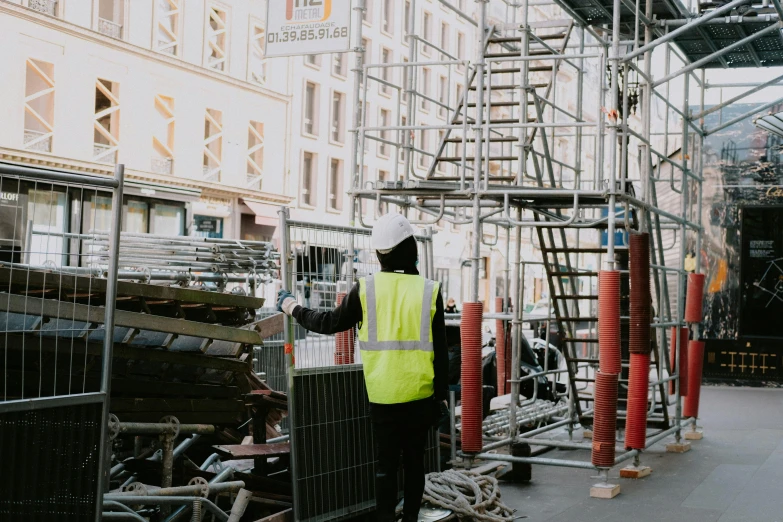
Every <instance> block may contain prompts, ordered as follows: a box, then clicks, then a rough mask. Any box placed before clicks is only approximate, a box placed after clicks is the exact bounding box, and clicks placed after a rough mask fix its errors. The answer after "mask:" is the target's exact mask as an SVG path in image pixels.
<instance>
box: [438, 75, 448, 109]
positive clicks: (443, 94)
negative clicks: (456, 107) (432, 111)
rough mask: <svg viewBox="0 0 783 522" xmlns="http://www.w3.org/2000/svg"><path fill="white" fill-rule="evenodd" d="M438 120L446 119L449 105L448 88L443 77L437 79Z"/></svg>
mask: <svg viewBox="0 0 783 522" xmlns="http://www.w3.org/2000/svg"><path fill="white" fill-rule="evenodd" d="M438 103H439V104H440V105H438V118H446V112H447V106H448V103H449V87H448V83H447V80H446V77H445V76H439V77H438Z"/></svg>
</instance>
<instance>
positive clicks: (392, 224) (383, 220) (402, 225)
mask: <svg viewBox="0 0 783 522" xmlns="http://www.w3.org/2000/svg"><path fill="white" fill-rule="evenodd" d="M413 234H414V230H413V227H412V226H411V224H410V222H409V221H408V220H407V219H406V218H405V216H403V215H402V214H397V213H396V212H389V213H388V214H384V215H383V216H381V217H380V219H378V222H377V223H375V226H374V227H372V247H373V249H374V250H377V251H379V252H380V253H381V254H388V253H389V252H391V250H392V249H393V248H394V247H396V246H397V245H399V244H400V243H402V242H403V241H405V240H406V239H408V238H409V237H411V236H412V235H413Z"/></svg>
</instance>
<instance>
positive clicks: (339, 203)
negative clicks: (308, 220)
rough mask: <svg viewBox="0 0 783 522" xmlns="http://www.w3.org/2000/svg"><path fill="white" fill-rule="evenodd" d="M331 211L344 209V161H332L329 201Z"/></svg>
mask: <svg viewBox="0 0 783 522" xmlns="http://www.w3.org/2000/svg"><path fill="white" fill-rule="evenodd" d="M326 204H327V207H328V208H329V209H331V210H338V211H339V210H342V209H343V161H342V160H338V159H332V160H331V162H330V163H329V200H328V201H327V203H326Z"/></svg>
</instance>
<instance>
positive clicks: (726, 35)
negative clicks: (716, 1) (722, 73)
mask: <svg viewBox="0 0 783 522" xmlns="http://www.w3.org/2000/svg"><path fill="white" fill-rule="evenodd" d="M765 18H766V17H764V18H762V17H747V16H746V17H743V18H742V19H741V20H742V21H741V22H737V23H708V24H703V25H701V26H700V27H699V28H697V29H695V30H693V31H688V32H686V33H685V34H683V35H682V36H680V37H678V38H675V39H674V42H675V43H676V44H677V45H678V46H679V47H680V49H682V51H683V52H684V53H685V56H686V57H687V58H688V59H689V60H690V61H691V62H695V61H697V60H701V59H702V58H704V57H706V56H709V55H710V54H713V53H714V52H716V51H719V50H720V49H724V48H726V47H728V46H729V45H731V44H734V43H736V42H739V41H740V40H742V39H744V38H746V37H748V36H751V35H753V34H755V33H757V32H759V31H761V30H763V29H766V28H767V27H769V26H770V25H773V24H776V22H769V21H766V20H765ZM718 20H721V21H724V22H725V19H722V18H719V19H718ZM782 65H783V35H781V33H780V32H779V31H770V32H769V33H767V34H766V35H764V36H760V37H758V38H756V39H755V40H753V41H751V42H748V43H747V44H745V45H743V46H741V47H738V48H736V49H734V50H732V51H730V52H728V53H726V54H724V55H723V56H720V57H718V58H716V59H714V60H712V61H711V62H708V63H706V64H705V65H704V67H705V68H739V67H778V66H782Z"/></svg>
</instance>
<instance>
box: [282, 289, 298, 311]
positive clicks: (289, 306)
mask: <svg viewBox="0 0 783 522" xmlns="http://www.w3.org/2000/svg"><path fill="white" fill-rule="evenodd" d="M298 304H299V303H297V302H296V299H294V296H293V294H291V292H289V291H287V290H280V291H279V292H277V311H278V312H283V313H284V314H286V315H291V314H293V313H294V308H296V307H297V305H298Z"/></svg>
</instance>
